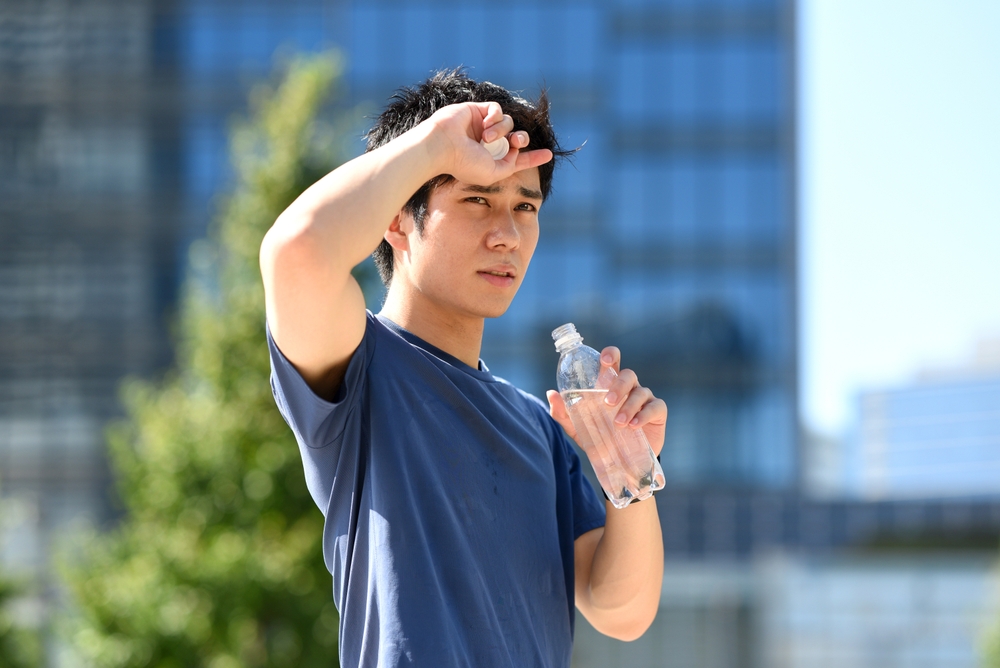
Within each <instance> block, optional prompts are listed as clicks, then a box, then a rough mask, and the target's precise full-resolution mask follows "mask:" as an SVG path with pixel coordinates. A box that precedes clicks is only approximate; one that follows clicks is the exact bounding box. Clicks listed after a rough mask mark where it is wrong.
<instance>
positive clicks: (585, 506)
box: [555, 425, 606, 540]
mask: <svg viewBox="0 0 1000 668" xmlns="http://www.w3.org/2000/svg"><path fill="white" fill-rule="evenodd" d="M555 437H556V440H557V442H558V443H557V447H559V448H560V449H562V451H563V452H564V453H565V461H566V467H567V469H568V471H569V490H570V498H571V500H572V507H573V540H576V539H577V538H579V537H580V536H582V535H583V534H585V533H587V532H588V531H591V530H592V529H596V528H597V527H602V526H604V523H605V520H606V517H605V515H606V511H605V507H604V503H603V502H602V501H601V499H600V497H598V495H597V492H596V491H595V490H594V486H593V485H591V484H590V481H589V480H587V477H586V476H585V475H584V474H583V468H582V466H583V464H582V463H581V462H580V457H579V455H577V453H576V448H574V447H573V444H572V443H570V440H569V438H568V437H567V436H566V434H565V432H563V430H562V428H561V427H559V426H558V425H557V426H556V436H555Z"/></svg>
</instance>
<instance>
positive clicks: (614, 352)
mask: <svg viewBox="0 0 1000 668" xmlns="http://www.w3.org/2000/svg"><path fill="white" fill-rule="evenodd" d="M621 362H622V351H620V350H618V348H616V347H615V346H608V347H607V348H605V349H604V350H602V351H601V364H602V365H603V366H609V367H611V368H612V369H614V370H615V371H616V372H617V371H618V370H619V368H620V367H621Z"/></svg>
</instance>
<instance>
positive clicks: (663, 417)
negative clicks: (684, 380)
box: [546, 346, 667, 640]
mask: <svg viewBox="0 0 1000 668" xmlns="http://www.w3.org/2000/svg"><path fill="white" fill-rule="evenodd" d="M620 364H621V351H619V350H618V348H615V347H614V346H609V347H607V348H605V349H604V350H602V351H601V367H602V375H603V374H604V372H605V371H606V370H607V369H612V370H614V371H615V372H616V373H618V377H617V378H615V380H614V381H612V382H611V384H610V385H609V386H608V394H607V397H606V398H605V402H606V403H607V405H608V406H609V408H610V407H612V406H613V407H615V409H616V412H615V418H614V420H615V423H616V424H618V425H619V426H621V427H625V428H631V429H642V430H643V433H644V434H645V435H646V439H647V440H648V441H649V445H650V447H652V448H653V452H655V453H656V454H659V453H660V450H661V449H662V448H663V435H664V433H665V431H666V426H667V405H666V404H665V403H664V402H663V400H662V399H657V398H656V397H654V396H653V393H652V392H651V391H650V390H649V389H648V388H645V387H642V386H641V385H639V379H638V378H637V377H636V375H635V372H633V371H631V370H629V369H625V370H623V371H621V372H619V371H618V370H619V367H620ZM546 397H547V398H548V400H549V410H550V413H551V415H552V417H553V418H554V419H555V420H556V422H558V423H559V424H560V425H562V427H563V429H565V430H566V433H567V434H568V435H569V436H570V438H572V439H573V440H576V428H575V427H574V426H573V422H572V421H571V420H570V417H569V413H568V412H567V411H566V403H565V402H564V401H563V398H562V396H561V395H560V394H559V393H558V392H556V391H554V390H549V391H548V392H547V393H546ZM607 511H608V514H607V522H606V524H605V525H604V527H601V528H597V529H593V530H592V531H588V532H587V533H585V534H583V535H582V536H580V537H579V538H577V539H576V542H575V543H574V546H573V553H574V566H575V570H576V607H577V608H578V609H579V610H580V612H581V613H583V616H584V617H586V618H587V621H589V622H590V623H591V625H593V627H594V628H595V629H597V630H598V631H600V632H601V633H604V634H605V635H608V636H611V637H613V638H618V639H619V640H634V639H636V638H638V637H639V636H641V635H642V634H643V633H644V632H645V631H646V629H647V628H649V625H650V624H652V622H653V618H654V617H655V616H656V611H657V609H658V608H659V603H660V588H661V586H662V583H663V537H662V534H661V530H660V519H659V515H658V514H657V511H656V502H655V501H654V500H652V499H648V500H646V501H641V502H639V503H634V504H631V505H628V506H626V507H625V508H621V509H616V508H614V507H613V506H612V505H611V504H610V502H608V505H607Z"/></svg>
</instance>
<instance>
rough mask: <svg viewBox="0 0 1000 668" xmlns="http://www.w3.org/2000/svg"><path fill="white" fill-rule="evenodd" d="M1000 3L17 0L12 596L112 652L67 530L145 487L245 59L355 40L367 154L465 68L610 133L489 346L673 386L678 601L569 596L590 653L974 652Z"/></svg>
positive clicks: (993, 387)
mask: <svg viewBox="0 0 1000 668" xmlns="http://www.w3.org/2000/svg"><path fill="white" fill-rule="evenodd" d="M997 35H1000V5H997V4H996V3H992V2H989V1H987V0H982V1H980V2H976V1H974V0H962V1H954V2H945V1H944V0H938V1H931V0H926V1H923V2H904V1H902V0H877V1H876V2H861V1H860V0H844V1H840V0H836V1H835V0H799V1H798V2H796V1H794V0H701V1H697V0H618V1H617V2H611V1H609V2H599V1H597V0H589V1H587V0H583V1H577V2H572V3H570V2H562V1H559V2H555V1H550V2H530V1H525V2H514V3H509V4H507V5H504V6H503V7H502V8H500V7H498V6H496V5H488V4H486V3H479V2H463V3H458V2H452V1H446V0H414V1H412V2H402V1H399V0H374V1H369V2H364V3H362V2H339V1H335V0H330V1H328V2H317V1H315V0H291V1H288V0H285V1H282V2H278V1H277V0H274V1H271V2H268V1H262V0H247V1H245V2H235V0H225V1H222V0H199V1H197V2H195V1H193V0H192V1H189V2H188V1H184V0H162V1H153V0H128V1H127V2H126V1H125V0H88V1H87V2H83V3H77V2H65V1H63V0H39V1H35V2H27V1H22V0H7V1H5V2H3V3H2V4H0V495H2V501H0V504H2V505H0V550H2V551H0V573H6V574H8V575H10V576H12V577H16V578H19V579H20V580H21V581H26V582H28V583H29V584H30V585H31V586H30V587H29V588H28V590H27V593H22V595H20V597H16V598H14V599H13V603H11V604H10V610H13V611H14V612H13V613H11V615H10V616H11V618H12V619H13V622H11V624H10V625H9V626H10V627H11V628H13V627H14V626H20V627H23V628H27V629H29V630H31V629H36V630H37V629H41V630H42V631H43V632H44V633H45V634H46V637H47V638H49V639H48V640H47V641H46V645H45V646H46V647H47V648H49V649H48V650H46V651H43V652H42V654H43V655H44V657H43V658H42V659H41V661H42V664H40V665H53V666H55V665H59V666H62V665H66V666H75V665H84V664H83V663H81V659H80V658H79V657H78V656H76V655H75V654H74V653H73V651H72V650H71V648H70V649H66V648H65V647H64V649H65V651H55V650H53V649H52V648H53V647H56V646H60V647H62V646H63V645H65V644H66V642H67V641H60V640H58V639H56V637H57V636H56V635H53V634H52V633H49V631H47V629H49V628H50V626H51V625H50V620H51V618H52V616H53V614H54V613H53V610H55V609H56V608H58V607H59V606H60V605H62V604H61V603H60V601H62V600H63V598H64V595H63V593H62V591H63V589H62V587H61V585H60V584H59V576H58V574H57V573H56V569H55V567H54V565H53V559H52V554H53V550H54V549H55V547H54V546H55V545H56V543H57V542H58V541H59V540H61V539H62V538H63V537H64V536H66V535H67V534H69V533H72V532H73V531H76V530H78V529H79V528H81V527H86V526H98V527H108V526H112V525H114V523H115V522H116V521H117V520H118V519H119V518H120V516H121V514H122V511H121V507H120V505H118V504H116V501H115V493H114V492H113V480H112V473H111V470H112V469H111V468H110V467H109V465H108V456H107V449H106V446H105V438H104V426H105V424H106V423H107V422H108V421H109V420H110V419H112V418H115V417H119V416H121V415H122V412H123V409H122V407H121V405H120V403H119V394H118V392H119V389H118V388H119V384H120V383H121V381H122V379H123V378H124V377H126V376H139V377H143V378H158V377H160V376H162V374H163V373H164V371H165V370H166V369H167V368H169V366H170V365H171V364H172V363H173V360H174V354H175V348H174V343H175V339H174V338H172V330H171V328H172V327H175V326H176V322H177V312H178V303H179V302H178V300H179V299H180V296H181V294H182V285H183V284H184V281H185V280H186V279H187V278H188V277H189V276H190V275H191V272H192V268H191V266H190V265H189V257H191V256H190V255H189V247H190V246H191V244H192V243H193V242H195V241H196V240H199V239H201V238H203V237H205V235H206V231H207V229H208V223H209V221H210V220H211V219H212V217H213V216H214V215H215V212H216V209H217V206H218V202H219V200H218V196H219V194H220V193H224V192H225V191H226V189H227V187H229V185H230V184H231V183H232V180H233V170H232V167H231V166H230V163H229V153H228V149H227V144H228V136H229V129H230V126H231V123H232V120H233V118H234V117H236V116H240V115H246V113H247V107H248V102H247V100H248V94H249V92H250V90H251V89H252V88H253V87H254V85H256V84H257V83H259V82H261V81H266V80H272V79H273V78H274V72H275V68H276V65H275V63H276V62H279V63H280V62H281V58H282V54H285V55H286V56H290V55H292V54H296V53H318V52H322V51H326V50H329V49H336V50H337V51H338V52H339V54H340V57H341V58H342V61H341V62H342V64H343V71H342V75H341V76H340V77H339V78H338V79H337V80H336V82H335V84H334V93H333V96H332V97H331V100H330V101H329V103H328V104H326V105H325V106H324V108H323V112H322V113H323V114H324V115H325V117H326V118H328V119H332V121H336V123H334V125H335V126H336V127H338V128H340V132H341V133H342V136H343V137H344V140H343V151H344V153H345V155H344V157H347V158H349V157H352V156H353V155H357V154H358V153H360V152H361V150H362V147H363V140H362V139H361V136H362V134H363V132H364V130H365V128H366V122H365V120H364V119H363V118H361V116H363V115H365V114H367V115H373V114H376V113H378V111H379V110H380V108H381V107H382V105H383V104H384V102H385V100H386V99H387V98H388V96H389V95H390V94H391V93H392V91H393V90H395V89H396V88H398V87H399V86H402V85H409V84H413V83H416V82H418V81H420V80H422V79H424V78H426V77H427V76H428V74H429V73H430V72H431V71H432V70H435V69H438V68H442V67H453V66H456V65H465V66H466V67H468V68H469V72H470V74H471V75H472V76H473V77H474V78H481V79H488V80H491V81H494V82H496V83H498V84H501V85H503V86H506V87H508V88H511V89H514V90H520V91H523V94H524V96H526V97H529V98H532V97H535V96H536V95H537V92H538V90H539V88H540V87H541V86H544V87H546V88H547V89H548V91H549V95H550V97H551V100H552V107H553V120H554V124H555V127H556V130H557V132H558V133H559V136H560V139H561V142H562V143H563V145H564V146H570V147H575V146H579V145H583V148H582V150H581V151H579V153H578V154H577V156H576V157H575V159H574V160H573V161H572V162H570V163H565V164H563V165H562V166H561V167H560V168H558V169H557V172H556V177H555V180H554V193H553V195H552V197H551V198H550V200H549V201H547V202H546V204H545V207H544V210H543V212H542V221H543V225H542V228H543V231H542V237H541V241H540V243H539V246H538V250H537V252H536V255H535V258H534V260H533V263H532V268H531V271H530V272H529V273H528V275H527V276H526V279H525V282H524V284H523V287H522V288H521V291H520V294H519V295H518V297H517V299H516V300H515V301H514V304H513V306H512V307H511V309H510V311H509V312H508V313H507V314H506V315H505V316H504V317H503V318H500V319H498V320H496V321H491V322H489V323H488V325H487V330H486V338H485V341H484V348H483V354H482V356H483V359H484V360H486V361H487V363H488V364H489V365H490V368H491V369H492V370H493V371H494V372H495V373H497V374H498V375H500V376H503V377H505V378H507V379H509V380H511V381H512V382H514V383H515V384H517V385H519V386H521V387H523V388H524V389H526V390H528V391H531V392H534V393H536V394H539V395H541V393H543V392H544V390H545V389H547V388H549V387H551V385H552V384H553V381H552V378H553V373H554V368H555V363H556V355H555V353H554V350H553V348H552V345H551V340H550V338H549V335H548V333H549V331H551V330H552V329H553V328H554V327H556V326H558V325H560V324H562V323H564V322H568V321H572V322H574V323H576V325H577V328H578V330H579V331H580V332H581V334H582V335H583V336H584V337H585V339H586V340H587V342H588V343H589V344H591V345H594V346H595V347H600V346H603V345H609V344H615V345H618V346H619V347H620V348H621V349H622V350H623V356H624V363H625V364H626V365H628V366H629V367H631V368H634V369H636V370H637V371H638V372H639V375H640V378H641V379H642V381H643V383H644V384H645V385H648V386H650V387H651V388H652V389H653V390H654V392H655V393H656V394H657V395H658V396H660V397H662V398H664V399H665V400H666V401H667V403H668V405H669V407H670V420H669V425H668V430H667V440H666V444H665V447H664V451H663V465H664V470H665V472H666V474H667V477H668V480H669V481H670V485H669V489H668V490H666V491H664V492H661V493H659V494H658V495H657V503H658V505H659V510H660V516H661V518H662V521H663V529H664V544H665V550H666V565H665V568H666V571H665V580H664V588H663V596H662V602H661V610H660V613H659V615H658V617H657V620H656V622H655V623H654V626H653V628H651V629H650V631H648V632H647V633H646V635H645V636H644V637H643V638H642V639H640V640H638V641H636V642H634V643H630V644H625V643H619V642H616V641H613V640H610V639H607V638H604V637H602V636H600V635H599V634H597V633H596V632H594V631H593V630H592V629H590V628H589V627H588V626H587V624H586V622H585V621H584V620H583V619H582V617H579V616H578V619H577V640H576V647H575V652H574V666H579V667H580V668H583V667H589V666H602V667H603V666H607V665H611V664H622V663H625V662H628V663H630V664H632V665H649V666H678V667H680V666H684V667H692V668H693V667H698V668H701V667H705V668H709V667H712V668H715V667H720V668H721V667H734V668H735V667H741V668H742V667H771V666H774V667H780V666H809V667H822V666H835V665H836V666H872V667H874V666H879V667H883V666H956V667H957V666H970V667H971V666H977V665H984V663H985V662H988V661H990V660H991V659H990V658H988V657H989V649H988V648H989V646H990V637H991V636H990V629H991V628H993V629H996V628H1000V622H998V621H997V618H998V615H1000V590H998V587H997V582H996V579H995V577H994V575H993V569H994V565H995V563H996V559H997V556H998V555H997V551H998V548H1000V260H998V258H1000V187H998V186H997V184H998V183H1000V158H998V156H1000V124H997V122H996V119H997V118H1000V86H997V81H996V73H997V72H998V71H1000V39H997ZM196 269H197V268H196ZM202 271H203V272H204V271H205V269H204V267H202ZM208 273H209V274H210V273H211V271H210V270H209V271H208ZM208 280H209V282H211V279H208ZM379 300H380V295H379V294H378V290H377V289H373V290H371V292H370V294H369V307H370V308H372V309H374V310H377V309H378V305H379ZM317 587H318V588H319V589H320V590H322V589H324V588H325V587H326V584H325V583H319V584H317ZM0 598H2V597H0ZM3 633H5V631H4V626H3V624H0V634H3ZM992 660H993V661H996V662H997V663H996V664H992V665H1000V657H995V658H994V659H992ZM213 665H215V664H213ZM220 665H221V664H220ZM227 665H228V664H227Z"/></svg>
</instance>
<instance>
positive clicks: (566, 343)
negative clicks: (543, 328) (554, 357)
mask: <svg viewBox="0 0 1000 668" xmlns="http://www.w3.org/2000/svg"><path fill="white" fill-rule="evenodd" d="M579 345H583V337H582V336H580V335H579V334H577V333H576V332H573V333H572V334H567V335H566V336H563V337H562V338H560V339H559V340H557V341H556V352H557V353H559V354H560V355H561V354H563V353H564V352H566V351H567V350H572V349H573V348H576V347H577V346H579Z"/></svg>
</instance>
